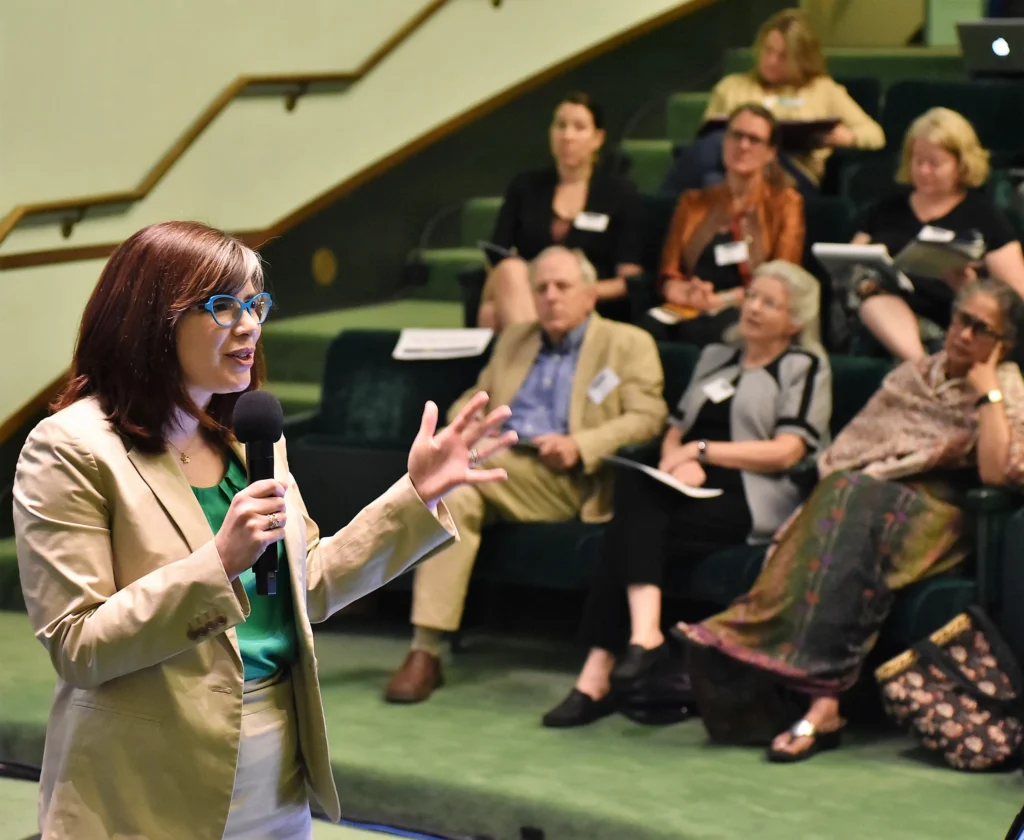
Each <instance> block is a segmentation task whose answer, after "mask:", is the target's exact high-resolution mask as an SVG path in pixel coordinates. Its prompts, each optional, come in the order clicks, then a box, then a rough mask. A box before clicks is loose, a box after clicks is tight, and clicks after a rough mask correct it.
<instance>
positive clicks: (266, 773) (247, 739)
mask: <svg viewBox="0 0 1024 840" xmlns="http://www.w3.org/2000/svg"><path fill="white" fill-rule="evenodd" d="M297 727H298V723H297V721H296V718H295V701H294V698H293V695H292V682H291V679H290V678H289V676H288V674H287V672H285V673H283V674H280V673H279V674H276V675H275V676H273V677H268V678H267V679H265V680H251V681H250V682H247V683H246V684H245V693H244V695H243V697H242V741H241V744H240V746H239V748H238V766H237V767H236V769H235V787H234V791H233V792H232V794H231V810H230V812H229V813H228V823H227V827H226V828H225V829H224V840H312V837H313V825H312V820H311V818H310V813H309V801H308V800H307V798H306V782H305V779H304V778H303V774H302V763H301V757H300V755H299V738H298V728H297Z"/></svg>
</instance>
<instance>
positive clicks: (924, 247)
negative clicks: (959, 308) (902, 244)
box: [893, 239, 973, 280]
mask: <svg viewBox="0 0 1024 840" xmlns="http://www.w3.org/2000/svg"><path fill="white" fill-rule="evenodd" d="M972 261H973V260H972V258H971V255H970V254H968V253H965V252H964V251H961V250H960V249H959V248H957V247H955V246H954V245H953V244H952V243H946V242H938V241H935V240H931V241H924V240H921V239H915V240H913V241H912V242H910V243H909V244H908V245H907V247H906V248H904V249H903V250H902V251H900V252H899V253H898V254H897V255H896V259H895V260H893V263H894V264H895V265H896V267H897V268H898V269H899V270H900V271H903V272H905V273H907V274H914V275H916V276H918V277H929V278H932V279H934V280H942V279H943V278H944V277H946V276H947V275H949V274H951V273H952V272H954V271H961V270H962V269H964V268H966V267H967V266H969V265H970V264H971V262H972Z"/></svg>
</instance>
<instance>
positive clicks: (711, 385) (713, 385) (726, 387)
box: [701, 379, 736, 404]
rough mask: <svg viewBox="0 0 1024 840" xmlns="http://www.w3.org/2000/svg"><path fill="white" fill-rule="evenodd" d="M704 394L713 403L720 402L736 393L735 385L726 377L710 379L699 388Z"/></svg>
mask: <svg viewBox="0 0 1024 840" xmlns="http://www.w3.org/2000/svg"><path fill="white" fill-rule="evenodd" d="M701 390H702V391H703V392H704V396H705V397H707V398H708V399H709V400H711V402H713V403H716V404H717V403H720V402H723V401H724V400H727V399H729V397H731V396H732V395H733V394H735V393H736V388H735V386H734V385H733V384H732V383H731V382H730V381H729V380H728V379H712V380H711V381H710V382H707V383H705V385H704V387H703V388H701Z"/></svg>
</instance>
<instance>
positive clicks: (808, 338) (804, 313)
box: [726, 260, 828, 357]
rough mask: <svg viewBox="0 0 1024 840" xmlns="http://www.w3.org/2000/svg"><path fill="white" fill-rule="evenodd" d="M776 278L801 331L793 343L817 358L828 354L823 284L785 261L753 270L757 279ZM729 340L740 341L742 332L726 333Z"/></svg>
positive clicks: (734, 330)
mask: <svg viewBox="0 0 1024 840" xmlns="http://www.w3.org/2000/svg"><path fill="white" fill-rule="evenodd" d="M758 277H774V278H775V279H776V280H779V281H781V282H782V284H783V285H784V286H785V287H786V290H787V291H788V292H789V314H790V317H791V318H792V319H793V322H794V323H795V324H797V325H798V326H799V327H800V332H798V333H797V334H796V337H795V338H794V339H793V343H794V344H795V345H797V346H798V347H803V348H804V349H805V350H809V351H811V352H812V353H815V354H817V355H818V356H822V357H825V356H827V355H828V354H827V353H826V352H825V348H824V347H823V346H822V344H821V320H820V319H821V283H819V282H818V278H817V277H815V276H814V275H813V274H811V273H810V272H809V271H806V270H805V269H803V268H801V267H800V266H798V265H794V264H793V263H791V262H786V260H770V261H769V262H763V263H761V264H760V265H759V266H758V267H757V268H756V269H754V276H753V277H752V278H751V280H756V279H757V278H758ZM726 340H727V341H729V342H730V343H735V342H737V341H738V340H739V328H738V327H732V328H731V329H730V330H729V331H728V332H727V333H726Z"/></svg>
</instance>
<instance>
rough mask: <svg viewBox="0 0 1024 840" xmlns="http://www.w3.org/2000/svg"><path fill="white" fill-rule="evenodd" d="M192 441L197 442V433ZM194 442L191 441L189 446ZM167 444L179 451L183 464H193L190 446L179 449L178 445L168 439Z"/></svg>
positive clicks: (179, 457)
mask: <svg viewBox="0 0 1024 840" xmlns="http://www.w3.org/2000/svg"><path fill="white" fill-rule="evenodd" d="M192 443H195V435H193V436H192ZM192 443H190V444H189V446H191V445H192ZM167 445H168V446H170V447H171V449H173V450H174V451H175V452H177V453H178V460H179V461H181V463H183V464H191V463H192V459H191V458H189V457H188V448H189V447H188V446H186V447H185V448H184V449H178V447H177V446H175V445H174V444H173V443H171V442H170V441H169V440H168V441H167Z"/></svg>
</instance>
